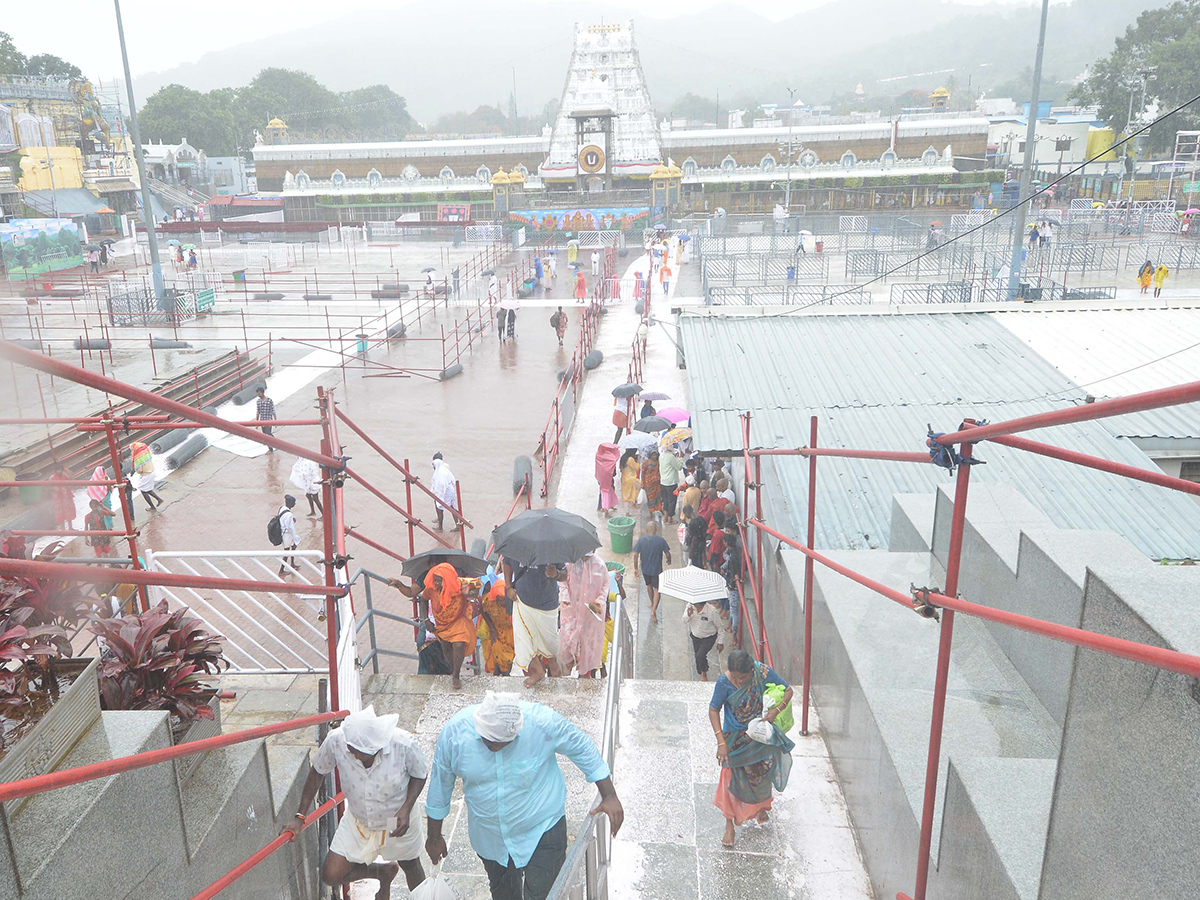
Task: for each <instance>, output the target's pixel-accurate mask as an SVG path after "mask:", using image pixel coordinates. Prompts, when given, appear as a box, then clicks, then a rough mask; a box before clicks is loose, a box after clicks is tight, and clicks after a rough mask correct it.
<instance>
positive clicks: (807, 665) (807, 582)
mask: <svg viewBox="0 0 1200 900" xmlns="http://www.w3.org/2000/svg"><path fill="white" fill-rule="evenodd" d="M808 446H809V447H816V446H817V417H816V416H813V417H812V419H811V420H810V421H809V433H808ZM816 531H817V457H816V455H815V454H814V455H813V456H810V457H809V458H808V549H809V550H813V549H815V548H814V546H813V544H814V538H815V536H816ZM759 534H762V532H761V531H759ZM813 565H814V563H813V558H812V557H811V556H806V557H805V558H804V704H803V706H801V707H800V733H801V734H802V735H805V736H807V735H808V703H809V699H808V698H809V693H810V692H809V682H810V681H811V678H810V675H811V673H812V620H813V607H812V605H813Z"/></svg>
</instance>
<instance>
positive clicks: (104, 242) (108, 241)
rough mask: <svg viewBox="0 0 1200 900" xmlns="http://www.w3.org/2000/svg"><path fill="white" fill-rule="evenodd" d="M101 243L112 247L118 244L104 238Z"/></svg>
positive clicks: (113, 240) (111, 239)
mask: <svg viewBox="0 0 1200 900" xmlns="http://www.w3.org/2000/svg"><path fill="white" fill-rule="evenodd" d="M100 243H101V244H109V245H112V244H115V243H116V240H115V239H113V238H104V239H103V240H102V241H100Z"/></svg>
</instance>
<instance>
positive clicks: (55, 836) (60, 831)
mask: <svg viewBox="0 0 1200 900" xmlns="http://www.w3.org/2000/svg"><path fill="white" fill-rule="evenodd" d="M169 743H170V737H169V735H168V732H167V714H166V713H164V712H118V711H112V712H104V713H102V714H101V716H100V718H99V719H98V720H97V721H96V723H95V724H94V725H93V726H92V727H91V728H89V729H88V730H87V731H86V732H85V733H84V735H83V736H82V737H81V738H80V739H79V742H78V743H76V744H75V746H74V747H73V748H71V751H70V752H69V753H68V754H67V755H66V757H64V759H63V761H62V762H61V763H60V764H59V765H58V766H57V767H56V769H57V770H63V769H71V768H76V767H78V766H86V765H90V764H92V763H97V762H104V761H107V760H110V759H117V758H119V757H122V756H130V755H132V754H134V753H141V752H144V751H147V750H157V749H159V748H161V747H165V746H167V745H168V744H169ZM120 777H122V776H118V775H110V776H108V777H107V778H99V779H95V780H93V781H85V782H83V783H81V784H75V785H70V786H68V787H63V788H59V789H57V790H53V791H47V792H46V793H44V794H38V795H35V796H33V797H30V798H29V800H28V801H27V802H26V803H25V805H24V806H23V807H22V808H21V809H20V810H19V811H18V812H17V814H16V815H14V816H12V817H11V819H10V820H9V826H8V827H9V833H10V838H11V843H12V847H13V852H14V855H15V858H16V863H17V871H18V872H19V873H20V876H21V880H22V883H23V884H24V885H25V886H26V890H28V889H29V886H30V885H32V884H33V883H34V882H35V881H36V880H37V879H38V877H39V875H40V874H41V873H42V871H43V870H44V869H45V868H46V867H47V866H48V865H50V864H51V863H52V862H53V861H54V858H55V855H56V854H57V853H58V851H59V849H60V848H61V847H62V846H63V845H64V844H66V843H67V841H68V840H70V839H71V833H72V832H73V831H74V830H75V828H76V827H78V826H79V825H80V823H81V822H83V821H84V820H85V817H86V816H87V813H88V811H89V810H91V809H92V808H94V807H95V806H96V805H97V804H98V803H100V802H102V798H103V797H104V795H105V793H106V792H107V791H109V790H110V789H111V788H112V786H113V785H114V783H115V782H116V780H117V779H118V778H120ZM172 777H173V776H172Z"/></svg>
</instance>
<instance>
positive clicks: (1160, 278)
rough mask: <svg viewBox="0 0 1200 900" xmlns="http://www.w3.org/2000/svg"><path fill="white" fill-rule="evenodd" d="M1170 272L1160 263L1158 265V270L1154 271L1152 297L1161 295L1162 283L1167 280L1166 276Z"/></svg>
mask: <svg viewBox="0 0 1200 900" xmlns="http://www.w3.org/2000/svg"><path fill="white" fill-rule="evenodd" d="M1170 274H1171V272H1170V271H1169V270H1168V269H1167V267H1166V266H1164V265H1163V264H1162V263H1159V264H1158V268H1157V269H1155V270H1154V296H1155V297H1157V296H1159V295H1160V294H1162V289H1163V282H1165V281H1166V280H1167V276H1168V275H1170Z"/></svg>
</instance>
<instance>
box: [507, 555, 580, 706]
mask: <svg viewBox="0 0 1200 900" xmlns="http://www.w3.org/2000/svg"><path fill="white" fill-rule="evenodd" d="M502 566H503V569H504V581H505V583H506V584H511V585H512V586H513V589H514V591H515V593H516V597H515V600H514V603H513V650H514V659H515V661H516V663H517V665H518V666H520V667H521V670H522V671H523V672H524V673H525V687H533V686H534V685H535V684H537V683H538V682H539V681H541V680H542V679H543V678H545V677H546V675H547V674H549V675H551V676H553V677H555V678H557V677H559V676H560V675H562V667H561V666H559V664H558V657H559V653H560V644H559V637H558V583H559V582H561V581H566V580H567V569H566V566H565V565H561V564H554V563H551V564H550V565H545V566H543V565H530V566H522V565H521V564H520V563H514V561H513V560H511V559H509V558H508V557H504V559H503V562H502Z"/></svg>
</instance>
